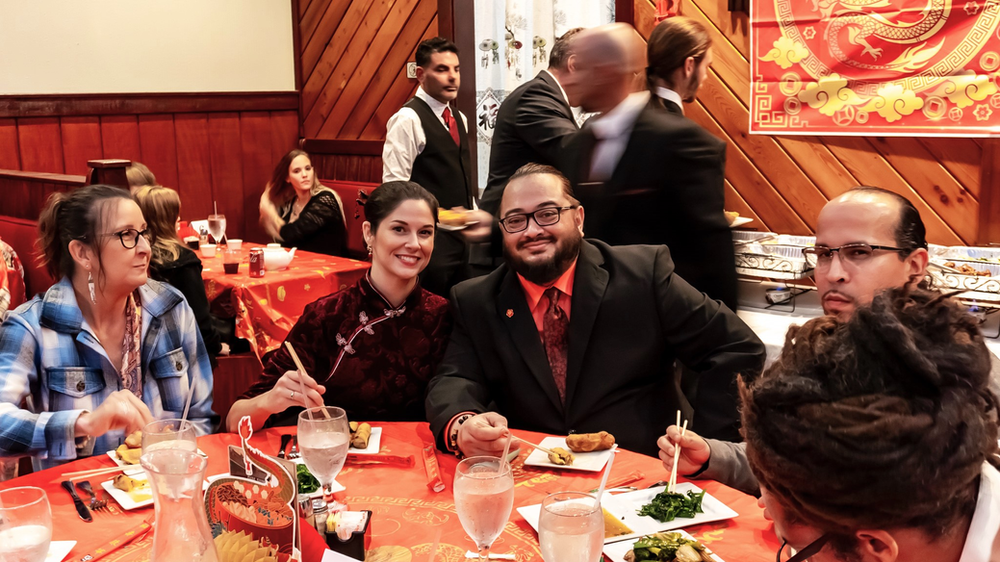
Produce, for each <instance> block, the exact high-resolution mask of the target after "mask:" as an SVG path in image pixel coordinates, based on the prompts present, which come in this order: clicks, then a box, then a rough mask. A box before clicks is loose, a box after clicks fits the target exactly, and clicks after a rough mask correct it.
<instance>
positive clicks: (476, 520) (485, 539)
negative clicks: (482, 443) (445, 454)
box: [454, 457, 514, 562]
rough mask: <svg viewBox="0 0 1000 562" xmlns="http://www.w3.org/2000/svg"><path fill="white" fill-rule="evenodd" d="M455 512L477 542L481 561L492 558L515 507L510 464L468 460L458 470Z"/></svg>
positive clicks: (481, 458)
mask: <svg viewBox="0 0 1000 562" xmlns="http://www.w3.org/2000/svg"><path fill="white" fill-rule="evenodd" d="M454 492H455V511H456V512H458V520H459V521H460V522H461V523H462V528H463V529H465V532H466V534H468V535H469V538H471V539H472V540H473V541H474V542H475V543H476V548H478V549H479V560H480V561H481V562H485V561H487V560H488V559H489V555H490V547H491V546H493V541H495V540H497V537H499V536H500V533H502V532H503V528H504V526H505V525H507V520H508V519H509V518H510V510H511V509H512V508H513V507H514V476H513V475H512V474H511V470H510V463H508V462H506V461H505V460H501V459H499V458H496V457H469V458H467V459H465V460H463V461H462V462H460V463H458V468H456V469H455V485H454Z"/></svg>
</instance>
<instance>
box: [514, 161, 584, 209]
mask: <svg viewBox="0 0 1000 562" xmlns="http://www.w3.org/2000/svg"><path fill="white" fill-rule="evenodd" d="M536 174H546V175H550V176H555V177H556V179H557V180H558V181H559V185H560V186H561V187H562V192H563V195H565V196H566V198H567V199H569V201H570V203H572V204H573V205H579V204H580V201H579V200H577V198H576V196H575V195H574V194H573V185H572V184H570V183H569V179H568V178H566V176H564V175H563V174H562V172H560V171H559V170H557V169H556V168H555V167H554V166H549V165H548V164H537V163H535V162H528V163H527V164H525V165H524V166H521V167H520V168H518V169H517V171H516V172H514V175H512V176H510V179H508V180H507V183H506V184H505V185H504V190H506V189H507V188H506V186H507V185H510V182H512V181H514V180H516V179H519V178H523V177H526V176H533V175H536ZM501 197H503V196H502V195H501ZM498 212H499V210H498Z"/></svg>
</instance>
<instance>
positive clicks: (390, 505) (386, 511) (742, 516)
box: [0, 422, 780, 562]
mask: <svg viewBox="0 0 1000 562" xmlns="http://www.w3.org/2000/svg"><path fill="white" fill-rule="evenodd" d="M372 425H373V426H374V427H376V428H378V427H380V428H382V429H381V436H380V451H379V453H380V454H382V455H394V456H403V457H413V461H414V462H413V464H412V466H410V467H405V466H400V465H399V464H355V462H353V461H351V460H349V461H348V463H347V464H345V466H344V468H343V470H342V471H341V472H340V474H339V475H338V476H337V481H338V482H339V483H340V484H342V485H343V486H345V487H346V490H344V491H342V492H339V493H338V494H337V496H336V497H337V499H338V500H339V501H341V502H344V503H346V504H347V505H348V507H349V509H351V510H354V511H359V510H370V511H371V512H372V516H371V523H370V528H369V533H370V544H369V548H368V550H367V552H366V558H365V559H366V560H367V561H369V562H372V561H382V562H390V561H399V562H407V561H414V562H424V561H427V560H430V559H431V549H432V548H433V545H434V544H435V542H436V543H437V550H436V552H435V555H434V558H433V560H436V561H438V562H449V561H458V560H465V555H466V552H467V551H470V550H473V551H474V550H475V545H474V544H473V542H472V540H471V539H469V538H468V537H467V536H466V534H465V531H464V530H463V529H462V526H461V523H460V522H459V520H458V516H457V515H456V512H455V502H454V497H453V496H452V480H453V479H454V476H455V468H456V466H457V464H458V459H456V458H455V457H454V456H453V455H450V454H447V453H442V452H440V451H438V452H437V453H436V459H437V463H438V467H439V472H440V477H441V480H443V482H444V484H445V488H444V490H442V491H440V492H435V491H433V490H432V487H431V486H428V473H427V471H426V470H425V464H424V461H423V456H422V451H423V449H424V448H425V447H427V446H428V445H431V444H432V443H433V437H432V435H431V432H430V429H429V427H428V424H426V423H416V422H372ZM295 429H296V428H295V427H277V428H270V429H266V430H262V431H259V432H255V433H254V434H253V436H252V437H251V439H250V443H251V444H252V445H253V446H255V447H257V448H258V449H260V450H261V451H263V452H264V453H266V454H271V455H275V454H277V453H278V450H279V447H280V442H281V436H282V435H286V434H294V433H295ZM513 433H514V434H515V435H517V436H518V437H521V438H523V439H526V440H528V441H531V442H533V443H539V442H540V441H541V440H542V439H544V438H545V437H547V436H546V435H545V434H542V433H535V432H531V431H520V430H516V429H514V430H513ZM230 445H236V446H239V445H240V438H239V436H238V435H235V434H215V435H208V436H204V437H201V438H199V440H198V446H199V448H200V449H201V450H202V451H204V452H205V453H206V454H207V455H208V469H207V471H206V475H208V476H211V475H215V474H221V473H225V472H227V471H228V468H229V467H228V455H227V450H228V447H229V446H230ZM526 449H527V447H526V446H522V449H521V452H520V454H519V455H518V458H517V460H515V461H513V462H512V469H513V474H514V482H515V484H514V486H515V492H514V508H515V509H514V510H513V511H512V512H511V516H510V519H509V521H508V523H507V525H506V527H505V529H504V531H503V533H502V534H501V535H500V537H499V538H498V539H497V540H496V542H495V543H494V545H493V548H492V552H493V553H498V554H512V555H514V557H515V559H516V560H518V561H529V560H539V561H540V560H541V559H542V557H541V552H540V550H539V546H538V537H537V534H536V533H535V531H534V530H533V529H532V527H531V526H530V525H529V524H528V522H527V521H525V519H524V518H523V517H522V516H521V515H520V514H519V513H518V512H517V509H516V508H517V507H520V506H528V505H534V504H540V503H541V502H542V500H543V499H544V498H545V496H546V495H548V494H550V493H552V492H556V491H563V490H577V491H588V490H591V489H594V488H597V487H598V485H599V484H600V479H601V473H600V472H581V471H572V470H556V469H550V468H546V467H535V466H526V465H525V464H524V461H525V458H526V457H527V456H528V453H529V452H530V451H528V450H526ZM356 458H363V457H356ZM113 466H114V464H113V463H112V461H111V459H110V458H109V457H108V456H107V455H95V456H93V457H89V458H85V459H79V460H76V461H73V462H70V463H67V464H65V465H62V466H59V467H54V468H50V469H47V470H43V471H40V472H36V473H32V474H28V475H25V476H21V477H19V478H15V479H13V480H9V481H7V482H3V483H0V489H5V488H10V487H16V486H37V487H40V488H43V489H44V490H46V492H47V494H48V497H49V502H50V504H51V506H52V517H53V535H52V540H53V541H76V544H75V546H74V547H73V548H72V550H70V552H69V554H68V555H67V556H66V558H65V560H67V561H73V562H78V561H82V562H86V561H87V560H91V559H93V557H94V556H95V553H96V554H99V555H101V556H102V558H101V560H102V561H106V562H134V561H145V560H149V558H150V550H151V547H152V541H151V539H152V532H150V533H147V534H146V535H145V536H144V537H143V538H140V539H136V540H134V541H132V542H130V543H129V544H128V545H126V546H124V547H119V546H118V545H120V544H122V543H123V542H124V541H125V540H126V539H128V538H130V537H131V535H129V536H126V535H127V534H128V533H130V532H131V533H133V534H135V533H136V532H137V531H141V529H142V528H143V527H142V524H143V522H144V521H150V520H152V517H153V506H152V505H150V506H148V507H144V508H139V509H134V510H131V511H126V510H122V509H120V508H117V507H116V508H115V509H113V510H111V511H110V512H109V511H108V510H101V511H96V512H94V514H93V522H91V523H87V522H85V521H83V520H82V519H80V518H79V517H78V516H77V513H76V509H75V508H74V505H73V501H72V499H71V498H70V496H69V494H68V493H67V492H66V491H65V490H64V489H63V488H62V487H61V486H60V484H59V483H60V481H62V480H63V477H62V475H63V474H64V473H67V472H71V471H73V472H75V471H81V470H89V469H96V468H103V467H113ZM668 477H669V473H668V471H667V470H665V469H664V467H663V464H662V463H661V461H660V460H659V459H657V458H653V457H649V456H646V455H641V454H638V453H634V452H631V451H627V450H623V449H619V450H618V452H617V454H616V456H615V460H614V462H613V464H612V471H611V474H610V476H609V481H610V482H611V483H614V482H616V481H622V480H631V481H632V482H631V483H630V484H629V485H631V486H635V487H638V488H645V487H648V486H650V485H652V484H654V483H656V482H658V481H661V480H667V479H668ZM108 479H110V477H108V476H104V477H98V478H95V479H94V480H92V484H93V487H94V489H95V490H100V484H101V482H102V481H104V480H108ZM679 481H681V482H683V481H684V478H683V477H679ZM694 484H695V485H697V486H699V487H700V488H702V489H703V490H706V491H707V492H708V493H709V494H711V495H712V496H714V497H715V498H716V499H718V500H720V501H721V502H723V503H724V504H726V505H727V506H729V507H730V508H732V509H733V510H734V511H736V512H737V513H738V514H739V515H738V516H737V517H735V518H733V519H729V520H725V521H719V522H715V523H706V524H702V525H698V526H693V527H686V528H685V530H686V531H687V532H689V533H691V534H692V535H693V536H694V537H695V538H696V539H698V540H699V541H701V542H702V543H704V544H705V545H706V546H708V547H709V548H710V549H711V550H713V551H714V552H715V554H716V555H717V556H718V557H719V558H721V559H722V560H724V561H725V562H736V561H741V562H757V561H760V562H765V561H768V562H769V561H770V560H773V558H774V553H775V552H776V551H777V550H778V548H779V546H780V542H779V541H778V539H777V537H776V536H775V534H774V531H773V527H772V525H771V522H770V521H768V520H766V519H765V518H764V517H763V514H762V511H761V509H760V507H758V505H757V500H756V498H754V497H752V496H748V495H746V494H743V493H742V492H738V491H736V490H733V489H731V488H728V487H726V486H724V485H723V484H721V483H718V482H713V481H705V480H696V481H694ZM109 499H110V498H109ZM112 501H113V500H112ZM302 528H303V529H304V530H303V538H302V551H303V559H304V560H305V561H306V562H320V560H322V558H323V554H324V550H325V549H324V548H323V541H322V539H321V538H320V537H319V535H318V533H316V531H315V530H314V529H312V528H310V527H308V526H306V525H303V526H302ZM88 557H90V558H88Z"/></svg>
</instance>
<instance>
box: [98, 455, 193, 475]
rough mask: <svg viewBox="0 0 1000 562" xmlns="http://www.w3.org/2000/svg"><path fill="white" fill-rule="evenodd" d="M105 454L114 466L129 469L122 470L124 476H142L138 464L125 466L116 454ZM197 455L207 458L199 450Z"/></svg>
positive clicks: (140, 467)
mask: <svg viewBox="0 0 1000 562" xmlns="http://www.w3.org/2000/svg"><path fill="white" fill-rule="evenodd" d="M106 454H107V455H108V458H110V459H111V461H112V462H114V463H115V464H117V465H118V466H127V467H129V468H128V469H127V470H123V471H122V472H124V473H125V474H128V475H129V476H133V475H136V474H142V473H143V471H142V466H141V465H138V464H127V463H125V461H123V460H121V459H120V458H118V454H117V453H115V452H114V451H108V452H107V453H106ZM198 454H199V455H201V456H203V457H205V458H206V459H207V458H208V453H206V452H205V451H202V450H201V449H198Z"/></svg>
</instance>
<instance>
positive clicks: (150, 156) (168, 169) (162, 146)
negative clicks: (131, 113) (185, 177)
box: [139, 113, 187, 214]
mask: <svg viewBox="0 0 1000 562" xmlns="http://www.w3.org/2000/svg"><path fill="white" fill-rule="evenodd" d="M139 147H140V149H141V152H142V157H141V158H142V159H141V160H140V162H142V163H143V164H145V165H146V166H147V167H148V168H149V169H150V171H152V172H153V175H155V176H156V182H157V183H159V184H160V185H165V186H167V187H171V188H173V189H177V188H178V186H179V185H180V184H179V181H180V180H179V176H178V172H177V132H176V130H175V129H174V116H173V114H169V113H168V114H158V115H140V116H139ZM185 211H187V209H186V208H182V209H181V213H182V214H183V213H185Z"/></svg>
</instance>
